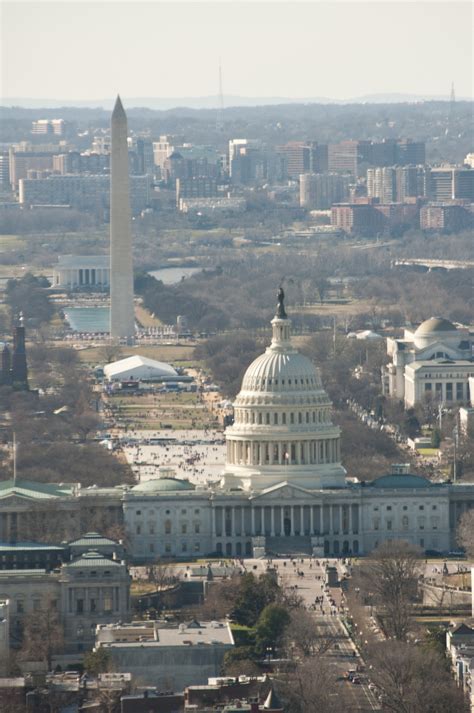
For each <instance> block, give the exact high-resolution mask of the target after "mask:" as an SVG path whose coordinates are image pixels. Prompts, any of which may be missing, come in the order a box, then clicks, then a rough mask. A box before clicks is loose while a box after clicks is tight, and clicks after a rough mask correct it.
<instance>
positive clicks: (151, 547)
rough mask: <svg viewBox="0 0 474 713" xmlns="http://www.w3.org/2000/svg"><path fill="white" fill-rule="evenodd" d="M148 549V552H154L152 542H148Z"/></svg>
mask: <svg viewBox="0 0 474 713" xmlns="http://www.w3.org/2000/svg"><path fill="white" fill-rule="evenodd" d="M148 549H149V550H150V552H154V551H155V545H154V544H153V542H150V544H149V546H148Z"/></svg>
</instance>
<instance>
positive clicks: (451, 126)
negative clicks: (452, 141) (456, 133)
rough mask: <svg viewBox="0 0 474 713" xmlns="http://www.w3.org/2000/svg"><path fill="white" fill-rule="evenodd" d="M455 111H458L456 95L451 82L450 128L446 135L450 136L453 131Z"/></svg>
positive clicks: (448, 127)
mask: <svg viewBox="0 0 474 713" xmlns="http://www.w3.org/2000/svg"><path fill="white" fill-rule="evenodd" d="M455 109H456V94H455V91H454V82H451V96H450V98H449V114H448V126H447V127H446V134H450V133H451V131H452V129H453V122H454V112H455Z"/></svg>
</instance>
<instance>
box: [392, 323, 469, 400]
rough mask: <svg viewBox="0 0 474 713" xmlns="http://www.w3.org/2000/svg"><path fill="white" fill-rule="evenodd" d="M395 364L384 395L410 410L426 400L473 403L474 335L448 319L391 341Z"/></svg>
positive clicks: (424, 324) (406, 333)
mask: <svg viewBox="0 0 474 713" xmlns="http://www.w3.org/2000/svg"><path fill="white" fill-rule="evenodd" d="M387 353H388V355H389V357H390V358H391V362H390V363H389V364H388V365H387V367H386V368H385V371H384V374H383V383H384V392H385V393H386V394H387V395H388V396H391V397H392V398H396V399H399V400H400V401H403V402H404V403H405V407H406V408H410V407H412V406H414V405H415V404H417V403H420V402H423V401H424V400H426V399H432V400H433V401H434V402H436V403H447V404H453V403H469V401H470V399H472V398H473V396H474V394H471V393H470V388H469V379H470V378H472V377H474V360H473V355H474V333H472V332H470V331H469V330H468V329H465V328H460V327H456V326H455V325H454V324H452V323H451V322H449V321H448V320H447V319H441V318H439V317H431V319H427V320H425V321H424V322H422V324H420V326H419V327H418V329H416V330H415V331H411V330H409V329H405V333H404V336H403V338H402V339H397V338H389V339H387Z"/></svg>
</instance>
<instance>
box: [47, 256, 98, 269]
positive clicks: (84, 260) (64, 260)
mask: <svg viewBox="0 0 474 713" xmlns="http://www.w3.org/2000/svg"><path fill="white" fill-rule="evenodd" d="M67 267H70V268H75V269H77V268H78V267H98V268H102V269H104V268H105V269H106V268H108V267H110V256H109V255H59V256H58V262H57V265H56V268H67Z"/></svg>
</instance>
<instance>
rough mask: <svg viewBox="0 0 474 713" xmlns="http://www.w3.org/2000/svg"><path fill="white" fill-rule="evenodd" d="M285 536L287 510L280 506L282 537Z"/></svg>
mask: <svg viewBox="0 0 474 713" xmlns="http://www.w3.org/2000/svg"><path fill="white" fill-rule="evenodd" d="M284 534H285V508H284V507H283V505H280V537H283V535H284Z"/></svg>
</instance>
